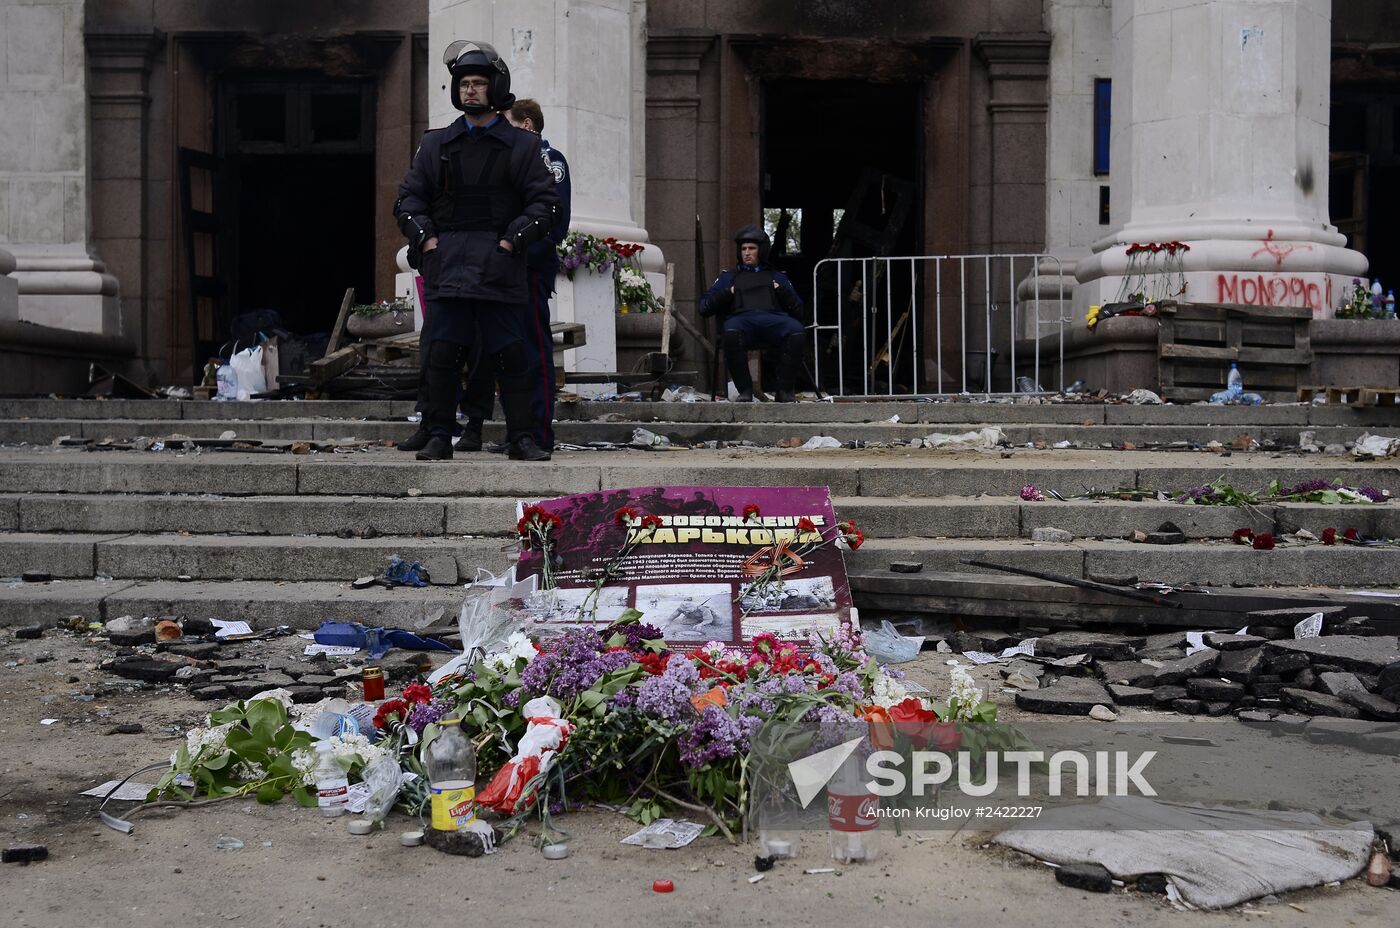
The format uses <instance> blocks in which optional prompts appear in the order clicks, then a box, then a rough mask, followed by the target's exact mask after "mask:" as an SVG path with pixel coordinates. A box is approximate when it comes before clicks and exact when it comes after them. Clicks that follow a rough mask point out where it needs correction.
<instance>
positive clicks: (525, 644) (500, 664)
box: [486, 632, 536, 673]
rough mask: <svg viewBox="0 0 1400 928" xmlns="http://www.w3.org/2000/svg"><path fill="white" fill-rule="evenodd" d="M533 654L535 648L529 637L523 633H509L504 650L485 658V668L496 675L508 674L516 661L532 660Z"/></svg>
mask: <svg viewBox="0 0 1400 928" xmlns="http://www.w3.org/2000/svg"><path fill="white" fill-rule="evenodd" d="M535 653H536V652H535V646H534V644H533V643H532V642H531V641H530V636H529V635H527V634H525V633H524V632H511V635H510V637H509V638H508V639H506V646H505V647H504V648H502V649H501V650H499V651H495V652H493V653H491V654H488V655H487V656H486V666H487V667H489V668H491V669H492V670H494V671H496V672H497V673H508V672H509V671H510V670H511V669H512V668H514V667H515V662H516V661H517V660H520V659H521V658H524V659H525V660H527V661H528V660H532V659H533V658H534V656H535Z"/></svg>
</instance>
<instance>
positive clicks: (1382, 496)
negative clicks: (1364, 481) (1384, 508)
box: [1356, 487, 1390, 503]
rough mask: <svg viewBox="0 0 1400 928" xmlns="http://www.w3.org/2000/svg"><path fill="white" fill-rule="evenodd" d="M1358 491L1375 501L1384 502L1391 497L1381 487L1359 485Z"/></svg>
mask: <svg viewBox="0 0 1400 928" xmlns="http://www.w3.org/2000/svg"><path fill="white" fill-rule="evenodd" d="M1356 492H1358V493H1360V494H1361V495H1362V496H1364V497H1366V498H1367V499H1369V500H1370V501H1371V502H1373V503H1383V502H1385V501H1386V500H1388V499H1390V497H1389V496H1388V495H1386V492H1385V491H1384V490H1382V489H1381V488H1380V487H1357V488H1356Z"/></svg>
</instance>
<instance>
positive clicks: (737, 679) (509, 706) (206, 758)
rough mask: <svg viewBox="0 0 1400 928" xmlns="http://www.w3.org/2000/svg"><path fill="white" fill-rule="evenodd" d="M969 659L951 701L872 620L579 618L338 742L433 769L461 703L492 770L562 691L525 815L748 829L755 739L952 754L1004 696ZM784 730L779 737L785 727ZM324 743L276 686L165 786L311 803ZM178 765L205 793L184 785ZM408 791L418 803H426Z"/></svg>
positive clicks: (227, 719) (207, 735)
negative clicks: (557, 745)
mask: <svg viewBox="0 0 1400 928" xmlns="http://www.w3.org/2000/svg"><path fill="white" fill-rule="evenodd" d="M959 670H961V668H956V667H955V668H953V671H954V675H953V677H952V679H951V680H950V688H949V690H948V697H947V700H946V702H944V703H942V704H939V703H935V702H932V701H930V700H929V699H928V698H925V697H920V696H916V695H912V694H911V693H909V692H908V690H907V689H906V687H905V686H904V683H903V682H902V679H901V678H902V675H901V674H900V673H899V672H898V671H897V670H892V669H890V668H887V667H884V666H881V665H880V664H879V663H878V662H877V661H876V660H875V659H873V658H872V657H871V656H870V655H868V654H867V653H866V652H865V650H864V648H863V646H862V642H861V636H860V633H859V631H858V630H855V629H852V628H850V627H849V626H846V625H841V626H838V627H837V628H836V629H834V630H831V631H828V632H823V633H818V632H812V633H811V634H810V635H809V637H807V638H806V639H801V640H792V639H780V638H777V637H776V636H774V635H772V634H764V635H759V636H758V637H756V638H754V639H753V641H752V642H751V643H749V644H747V645H734V644H728V643H723V642H709V643H706V644H700V645H696V644H694V643H680V642H668V641H666V640H664V639H663V637H662V635H661V632H660V630H659V629H657V628H655V627H653V626H650V625H646V624H643V623H641V622H639V621H638V617H637V616H636V615H635V614H634V615H631V616H628V617H626V618H625V619H624V620H622V621H620V622H617V623H615V624H613V625H610V626H607V627H604V628H601V629H600V628H595V627H588V626H582V625H581V626H579V627H577V628H574V629H571V630H569V631H566V632H564V633H563V634H562V635H559V636H558V637H557V638H555V639H553V640H550V641H544V642H533V641H530V640H529V639H528V638H527V637H526V636H525V635H524V634H523V633H520V632H517V633H515V634H513V635H512V636H511V638H510V640H509V641H507V642H505V643H504V644H503V645H502V647H501V648H499V649H498V650H496V651H494V652H491V653H488V654H486V655H484V656H483V657H481V659H480V660H478V661H477V662H476V663H475V664H474V665H472V666H471V667H470V669H466V670H464V671H463V672H462V673H460V674H459V675H456V676H451V677H448V678H446V679H444V680H442V681H440V682H439V683H438V684H437V685H435V686H432V687H430V686H427V685H425V684H422V683H414V684H411V685H409V686H407V687H405V689H404V692H403V695H402V696H400V697H398V698H395V699H391V700H388V701H386V702H384V703H382V704H381V705H380V706H379V707H378V710H377V711H376V712H375V713H374V714H373V720H372V721H369V714H368V712H366V713H364V714H363V715H359V716H358V717H360V718H362V719H364V720H365V725H364V726H363V728H362V730H361V731H359V732H354V731H345V732H341V733H339V734H336V735H334V736H333V737H332V738H331V741H332V747H333V750H334V752H335V755H336V757H337V759H338V760H339V761H340V762H341V764H342V766H343V767H345V769H346V771H347V773H348V774H349V775H350V778H351V780H352V781H354V780H356V779H357V777H358V775H359V772H360V771H361V770H363V769H364V767H365V766H367V765H368V764H370V763H372V762H374V761H375V760H376V758H379V757H383V756H389V757H393V758H396V759H397V760H398V761H399V763H400V765H401V767H402V768H403V769H404V770H405V771H410V772H414V773H416V774H418V775H419V776H420V777H421V776H422V774H423V770H424V768H423V764H422V758H421V756H420V755H421V753H422V749H423V746H425V745H427V744H430V743H431V741H432V740H433V739H434V738H435V737H436V734H437V722H438V721H439V720H440V719H441V718H444V717H446V716H448V715H451V716H453V717H457V718H461V719H462V728H463V730H464V731H465V732H467V733H468V735H469V737H471V738H472V740H473V741H474V742H475V744H476V745H477V752H478V753H477V764H478V779H479V782H481V783H487V782H489V780H490V779H491V777H492V776H493V775H494V774H495V773H496V772H497V771H498V770H499V769H501V767H502V766H503V765H505V764H506V763H507V762H508V761H509V760H510V759H511V758H512V756H513V754H514V753H515V751H516V746H517V744H518V743H519V740H520V736H521V735H522V734H523V733H524V731H525V729H526V727H527V725H528V724H529V720H527V719H526V718H525V717H524V715H523V709H524V707H525V705H526V704H527V703H530V702H531V701H532V700H537V699H538V698H539V697H549V698H550V699H552V700H554V702H555V703H557V705H558V707H559V715H560V718H561V719H562V720H564V722H566V723H567V725H568V726H569V729H570V732H571V733H570V735H569V737H568V739H567V741H566V742H565V743H564V746H563V748H562V749H561V750H560V752H559V753H558V755H557V756H555V757H553V758H552V763H550V764H549V765H547V767H546V768H545V769H544V772H543V773H541V774H539V775H538V776H536V777H534V778H533V779H532V780H531V781H530V782H529V783H527V784H525V787H524V791H523V795H522V797H521V801H520V802H519V803H518V804H517V805H516V806H515V807H514V808H516V809H520V810H524V811H521V812H519V813H518V814H517V815H516V816H515V817H514V818H513V819H510V820H508V821H507V824H506V826H504V827H506V828H507V830H508V831H509V830H510V829H511V828H513V827H518V826H519V825H520V824H521V823H522V822H523V821H524V817H525V816H531V815H539V816H541V817H542V818H543V819H544V820H545V823H546V825H547V824H548V817H549V816H550V814H551V811H550V810H551V809H554V810H558V809H561V808H565V807H567V806H573V805H577V804H578V803H580V802H582V801H595V802H605V803H610V804H616V805H619V806H625V807H626V809H627V811H628V813H629V814H630V815H632V816H633V817H634V818H635V819H637V820H638V821H641V822H650V821H653V820H655V819H657V818H661V817H665V816H673V815H683V816H689V817H693V818H699V819H701V820H703V821H707V822H708V823H709V825H710V828H711V830H713V831H715V832H718V833H721V834H724V835H725V836H727V837H730V838H731V839H733V837H734V835H735V834H736V833H737V832H738V831H739V830H740V829H741V828H743V827H745V825H746V823H747V817H748V815H749V812H750V804H751V798H752V797H751V790H752V788H753V786H754V782H755V781H754V776H755V773H754V771H752V770H751V766H752V765H753V763H754V760H753V757H754V752H755V750H756V749H757V742H758V741H759V740H760V739H763V740H764V741H765V744H766V745H767V747H769V748H771V746H772V742H773V740H774V739H775V738H777V739H786V740H787V741H789V742H791V744H789V745H788V746H789V747H790V748H791V749H792V750H793V751H796V752H797V753H798V755H799V756H800V755H801V754H805V753H809V752H812V751H818V750H823V749H825V748H827V747H832V746H834V745H836V744H839V743H841V742H842V741H845V740H847V739H848V738H849V737H851V733H852V732H856V733H857V735H856V736H857V737H865V736H866V735H869V736H870V738H871V743H876V742H878V741H879V738H880V737H882V736H878V735H877V734H876V728H875V726H877V725H884V724H888V725H890V726H893V727H892V729H891V731H894V732H897V733H898V737H901V738H906V739H912V740H911V741H910V743H913V744H920V745H928V744H933V745H935V746H937V747H939V748H940V749H943V750H955V749H956V748H957V745H958V744H959V743H961V742H962V741H963V740H964V738H965V737H966V736H965V735H963V734H962V733H961V732H962V730H963V728H964V726H966V725H968V724H969V723H975V722H987V721H994V720H995V718H996V707H995V706H994V705H993V704H991V703H989V702H986V701H985V700H984V699H983V694H982V693H981V692H980V691H979V690H978V689H977V687H976V685H975V684H973V682H972V680H971V678H970V677H967V676H966V674H965V673H963V674H961V675H959V674H958V671H959ZM775 732H776V733H777V734H775ZM311 748H312V738H311V736H310V735H309V734H307V732H305V731H303V730H300V729H298V728H297V727H295V726H294V725H292V724H291V723H290V722H289V719H288V715H287V711H286V706H284V705H283V704H282V703H281V702H279V701H278V700H276V699H266V700H257V701H249V702H247V703H236V704H234V705H232V706H230V707H228V708H226V709H224V710H221V711H220V712H216V713H214V714H213V716H211V718H210V720H209V724H208V725H206V726H204V727H201V728H199V729H196V730H195V731H194V732H191V733H190V736H189V739H188V743H187V744H186V745H183V746H182V747H181V749H180V750H179V751H177V753H176V756H175V757H174V758H172V768H171V773H170V774H169V775H168V776H167V777H166V778H165V779H163V780H162V786H161V792H162V793H164V794H167V795H178V796H179V797H181V798H185V799H196V798H201V797H207V798H220V797H222V796H232V795H247V794H250V793H251V794H255V795H256V796H257V797H258V799H259V800H260V801H264V802H272V801H275V800H277V799H278V798H280V797H281V796H283V795H284V794H285V793H287V792H291V793H292V794H293V795H294V796H295V797H296V798H297V800H298V801H299V802H300V803H302V804H303V805H314V804H315V796H314V792H312V791H310V790H309V789H308V786H309V785H311V784H310V780H309V779H308V777H309V776H310V771H311V770H312V769H313V768H314V760H315V758H314V752H313V751H312V750H311ZM178 774H185V775H187V776H190V777H192V778H193V780H194V782H195V786H194V788H193V789H189V788H182V787H180V786H178V785H177V781H176V777H177V775H178ZM423 796H424V792H423V790H422V789H416V790H406V791H405V793H403V794H401V796H400V804H401V805H403V806H405V808H406V810H407V811H410V812H415V811H417V809H416V808H415V806H417V805H420V804H421V802H422V801H423Z"/></svg>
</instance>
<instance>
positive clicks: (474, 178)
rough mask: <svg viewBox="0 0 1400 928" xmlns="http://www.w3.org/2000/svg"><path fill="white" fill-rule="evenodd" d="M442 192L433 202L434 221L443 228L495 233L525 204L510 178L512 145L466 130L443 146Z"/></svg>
mask: <svg viewBox="0 0 1400 928" xmlns="http://www.w3.org/2000/svg"><path fill="white" fill-rule="evenodd" d="M439 170H440V172H441V173H440V175H439V176H440V177H441V179H442V193H441V194H440V195H439V196H438V198H437V199H436V200H435V201H434V202H433V213H432V215H433V224H434V225H436V226H437V228H438V229H439V230H440V231H448V230H456V231H469V232H494V233H495V234H496V235H500V236H503V235H505V231H506V226H507V225H508V224H509V223H510V221H511V220H512V219H514V218H515V217H517V216H519V215H520V213H521V211H522V210H523V209H524V207H525V204H524V203H523V202H521V199H520V194H519V191H517V190H516V189H515V187H514V185H513V184H511V183H510V182H509V179H510V148H509V147H508V146H506V145H504V144H502V143H501V142H500V140H499V139H496V138H493V137H491V136H483V137H481V138H479V139H477V138H472V137H470V136H469V135H468V134H467V133H463V134H462V135H460V136H458V137H457V138H455V139H453V140H452V141H450V142H448V143H447V144H446V145H444V146H443V148H442V162H441V164H440V165H439Z"/></svg>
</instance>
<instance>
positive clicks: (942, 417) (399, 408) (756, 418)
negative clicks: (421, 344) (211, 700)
mask: <svg viewBox="0 0 1400 928" xmlns="http://www.w3.org/2000/svg"><path fill="white" fill-rule="evenodd" d="M413 405H414V404H413V402H412V401H403V400H395V401H381V400H295V401H293V400H282V401H249V402H227V403H221V402H212V401H193V400H185V401H177V400H92V399H0V419H30V420H46V419H88V420H97V419H130V420H177V419H183V420H208V419H215V420H225V421H236V420H275V419H305V418H325V419H346V420H360V419H363V420H377V421H398V422H403V421H405V420H406V419H407V417H408V416H409V415H410V414H411V413H412V412H413ZM556 415H557V416H558V418H559V419H561V420H588V421H598V420H605V419H607V418H608V417H615V418H616V419H618V420H621V419H626V420H629V421H642V422H648V421H667V422H753V423H824V422H852V423H858V422H867V423H881V422H886V421H888V420H889V419H890V417H891V416H895V415H898V416H899V417H900V421H902V422H905V423H915V422H919V423H928V424H979V425H1005V424H1007V423H1056V424H1061V425H1069V424H1084V423H1087V424H1089V425H1187V424H1198V425H1252V426H1264V425H1296V426H1298V427H1300V428H1308V427H1313V426H1347V427H1352V426H1368V425H1391V426H1395V425H1397V424H1400V406H1394V405H1392V406H1390V407H1354V406H1349V405H1342V404H1338V405H1323V406H1313V405H1310V404H1280V405H1270V406H1256V407H1240V406H1211V405H1209V404H1191V405H1184V406H1177V405H1163V406H1129V405H1118V404H1110V403H1100V402H1062V403H1055V402H1039V401H1032V400H1030V398H1023V400H1022V401H1021V402H1017V403H1011V402H1000V401H998V402H982V401H970V402H969V401H939V402H911V401H870V402H841V403H813V402H804V403H746V404H738V403H723V402H721V403H664V402H659V403H652V402H578V401H575V402H561V403H559V404H558V405H557V406H556ZM337 437H338V436H337Z"/></svg>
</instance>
